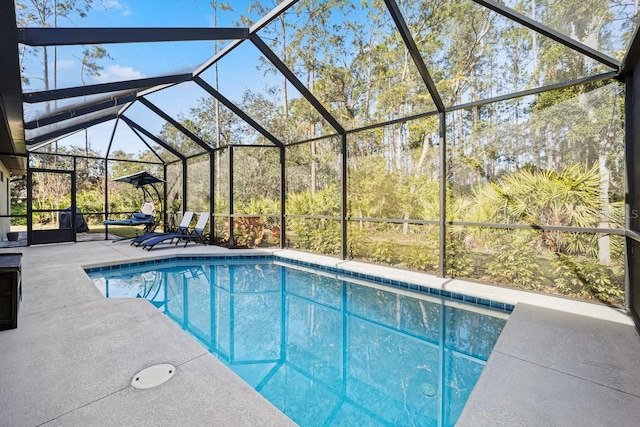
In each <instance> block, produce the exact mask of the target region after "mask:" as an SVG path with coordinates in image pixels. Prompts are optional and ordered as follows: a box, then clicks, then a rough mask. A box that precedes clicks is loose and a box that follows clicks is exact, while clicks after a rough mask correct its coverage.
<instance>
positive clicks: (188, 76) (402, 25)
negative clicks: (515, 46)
mask: <svg viewBox="0 0 640 427" xmlns="http://www.w3.org/2000/svg"><path fill="white" fill-rule="evenodd" d="M473 2H474V3H476V4H478V5H480V6H482V7H484V8H486V9H488V10H491V11H493V12H495V13H497V14H499V15H501V16H503V17H505V18H507V19H509V20H511V21H513V22H516V23H518V24H520V25H522V26H524V27H526V28H528V29H530V30H532V31H534V32H535V33H538V34H541V35H543V36H545V37H548V38H549V39H551V40H553V41H555V42H557V43H559V44H560V45H562V46H565V47H567V48H569V49H571V50H573V51H575V52H578V53H580V54H582V55H585V56H586V57H588V58H591V59H593V60H594V61H597V62H598V63H600V64H603V65H605V66H607V67H610V68H611V69H613V70H614V71H612V72H611V73H605V74H600V75H598V76H588V77H586V78H583V79H576V80H573V81H571V82H563V83H558V84H555V85H550V86H546V87H539V88H532V89H528V90H525V91H521V92H518V93H512V94H507V95H502V96H498V97H495V98H492V99H491V100H481V101H475V102H471V103H465V104H461V105H456V106H445V105H444V102H443V99H442V97H441V95H440V93H439V92H438V89H437V88H436V84H435V82H434V80H433V77H432V74H431V73H430V71H429V69H428V67H427V66H426V64H425V62H424V58H423V57H422V55H421V52H420V51H419V48H418V46H417V44H416V41H415V40H414V38H413V35H412V32H411V28H410V27H409V25H408V24H407V21H406V20H405V17H404V16H403V12H402V10H401V8H400V6H399V4H398V2H397V0H385V1H384V4H385V6H386V9H387V10H388V12H389V14H390V17H391V18H392V20H393V23H394V24H395V30H396V31H397V32H398V34H399V35H400V37H401V39H402V43H403V44H404V47H405V48H406V49H407V52H408V53H409V55H410V57H411V60H412V61H413V63H414V65H415V67H416V69H417V71H418V73H419V75H420V77H421V79H422V83H423V84H424V86H425V88H426V89H427V91H428V92H429V94H430V96H431V99H432V101H433V103H434V104H435V109H436V110H437V113H443V112H447V111H454V110H459V109H463V108H470V107H473V106H476V105H482V104H486V103H487V102H489V101H492V102H493V101H498V100H506V99H511V98H514V97H520V96H526V95H530V94H535V93H539V92H542V91H545V90H549V89H554V88H561V87H565V86H567V85H571V84H580V83H583V82H589V81H592V79H601V78H609V77H613V75H614V74H616V73H618V74H619V73H622V72H625V71H626V70H627V69H629V68H631V67H632V65H630V64H633V63H635V61H636V60H637V58H638V57H639V56H640V54H638V53H637V52H636V51H638V52H640V48H634V46H636V47H637V46H638V45H640V43H638V42H637V39H638V35H637V31H636V34H634V36H633V42H632V43H631V47H630V48H629V50H628V52H627V56H626V57H625V58H624V60H623V61H622V62H620V61H618V60H616V59H614V58H611V57H609V56H608V55H605V54H604V53H602V52H600V51H598V50H595V49H593V48H591V47H589V46H587V45H586V44H585V43H582V42H580V41H577V40H574V39H573V38H571V37H569V36H568V35H566V34H562V33H561V32H559V31H556V30H554V29H552V28H550V27H549V26H547V25H544V24H542V23H540V22H538V21H536V20H535V19H533V18H530V17H528V16H525V15H524V14H522V13H520V12H517V11H515V10H513V9H511V8H509V7H507V6H506V5H504V4H503V3H501V2H497V1H494V0H473ZM296 3H298V0H285V1H282V2H280V3H278V5H277V6H276V7H275V8H273V9H272V10H271V11H270V12H268V13H267V14H266V15H264V16H263V17H262V18H260V19H259V20H258V21H257V22H255V23H254V24H253V25H251V26H250V27H249V28H184V27H183V28H158V27H148V28H31V27H29V28H18V27H17V25H16V26H13V24H15V19H12V18H11V17H10V18H8V19H7V21H8V23H10V24H11V25H10V26H13V30H15V32H14V35H13V39H11V37H7V36H6V34H4V33H5V32H6V30H4V31H3V32H2V35H3V44H2V45H0V47H1V48H2V51H3V55H4V56H6V54H7V52H9V50H10V51H11V53H13V52H14V51H15V50H16V49H15V48H16V47H17V43H23V44H25V45H29V46H67V45H89V44H111V43H149V42H164V43H166V42H178V41H212V40H228V41H230V42H229V43H228V44H227V45H226V46H224V47H223V48H222V49H221V50H219V51H217V52H216V53H215V54H214V55H213V56H212V57H211V58H210V59H209V60H207V61H205V63H203V64H202V65H201V66H200V67H197V68H196V69H195V70H194V71H193V72H190V73H181V74H174V75H164V76H156V77H148V78H141V79H133V80H126V81H118V82H111V83H100V84H92V85H85V86H76V87H70V88H62V89H51V90H45V91H35V92H25V93H22V91H19V92H18V93H19V95H18V96H20V94H21V98H22V99H21V100H22V102H24V103H41V102H51V101H56V100H62V99H68V98H76V97H83V96H96V95H100V94H106V95H108V97H107V98H105V97H103V98H101V99H97V100H94V101H92V102H87V103H83V104H80V105H77V106H74V107H69V108H67V109H65V110H61V111H57V112H55V113H53V114H49V115H47V116H44V117H38V118H36V119H33V120H29V121H27V122H26V123H25V122H24V121H23V125H24V127H23V129H24V128H26V129H28V130H35V129H38V128H41V127H43V126H49V125H54V124H60V127H59V128H58V129H55V130H52V131H51V132H47V133H45V134H42V135H38V136H35V137H33V138H30V139H28V140H27V141H26V143H27V145H28V147H29V150H30V151H33V150H34V149H35V147H40V146H41V145H42V144H44V143H46V142H47V141H50V142H53V141H54V140H55V139H56V138H59V137H63V136H66V135H69V134H72V133H73V132H76V131H78V130H81V129H83V128H87V127H90V126H94V125H96V124H99V123H103V122H105V121H108V120H113V119H117V118H118V117H121V118H122V119H123V120H124V121H125V123H127V125H128V126H129V127H130V128H131V129H132V130H133V131H134V133H135V134H136V135H137V136H138V137H140V138H141V139H142V141H143V142H144V143H145V145H146V146H147V147H148V148H149V149H150V150H151V151H152V152H153V154H154V155H155V156H156V157H158V158H159V159H161V156H160V155H159V154H158V153H157V152H156V151H155V150H154V149H153V148H152V147H151V145H150V144H149V143H148V142H147V141H146V140H145V138H143V136H142V135H144V136H146V137H147V138H148V139H149V140H151V141H154V142H155V143H157V144H158V145H160V146H161V147H163V148H164V149H166V150H167V151H168V152H169V153H171V154H173V155H174V156H176V157H177V158H178V159H186V158H188V157H191V155H192V154H193V153H186V152H180V150H179V149H176V148H174V147H172V146H171V145H169V144H168V143H167V142H166V141H163V140H162V139H161V138H159V137H158V136H157V135H154V134H153V132H150V131H149V130H148V129H147V128H145V127H144V126H141V125H140V122H139V121H137V120H136V118H135V117H133V115H130V114H128V116H127V117H125V116H124V115H123V114H124V113H125V112H126V111H127V110H128V108H129V107H131V106H132V105H134V104H135V103H136V102H138V101H139V102H140V103H141V104H142V105H144V106H145V107H146V108H148V109H150V110H151V111H153V112H154V113H155V114H156V115H157V116H159V117H160V118H161V119H162V120H163V121H164V122H166V123H168V124H170V125H171V126H173V127H174V128H176V129H177V130H178V132H180V133H181V134H182V135H184V136H185V137H186V138H187V139H189V140H190V141H193V142H194V143H195V144H197V146H198V147H200V148H201V149H202V150H203V151H202V153H212V152H213V151H214V150H215V148H214V147H213V146H212V145H211V144H209V143H207V142H206V141H203V140H202V138H201V137H199V136H198V135H196V134H195V133H194V132H193V131H190V130H189V129H187V127H185V125H183V124H182V123H180V121H179V120H176V119H174V118H173V117H172V116H171V115H170V114H168V113H167V112H166V111H165V110H163V109H162V108H160V107H159V106H158V105H156V104H154V103H153V102H151V101H150V100H149V99H148V98H146V97H145V95H148V94H150V93H152V92H155V91H160V90H163V89H165V88H167V87H170V86H173V85H176V84H180V83H185V82H194V83H196V85H197V86H199V87H200V88H202V89H204V90H205V91H206V92H207V93H208V94H209V95H211V96H212V97H214V98H215V99H216V100H217V101H219V102H220V103H221V104H222V105H224V106H225V107H226V108H227V109H229V110H230V111H231V112H233V113H234V114H235V115H237V116H238V117H239V118H241V119H242V120H243V121H244V122H246V123H247V124H248V125H249V126H250V127H251V128H253V129H254V130H255V131H257V132H258V133H259V134H260V135H261V136H262V137H264V138H265V139H267V140H268V141H269V142H271V143H272V144H273V145H274V146H277V147H283V146H285V143H286V144H287V145H288V144H297V143H300V141H298V140H295V141H282V140H280V139H279V138H277V137H275V136H274V135H273V134H272V133H271V132H270V131H269V130H268V129H266V128H265V127H263V126H262V125H260V124H259V123H258V122H257V121H256V120H255V119H254V118H253V117H251V116H250V115H249V114H247V113H246V112H245V111H243V110H242V109H241V108H239V107H238V106H237V105H236V104H234V102H233V101H231V100H230V99H229V98H227V97H225V96H224V95H223V94H222V93H220V91H219V90H218V89H217V88H214V87H213V86H211V85H209V83H207V82H206V81H205V80H204V79H203V78H202V76H201V75H202V73H203V72H204V71H206V70H207V69H208V68H209V67H211V66H212V65H214V64H216V63H217V62H218V61H219V60H220V59H222V58H223V57H225V56H227V55H228V54H229V53H231V52H232V51H233V50H234V49H236V48H237V47H238V46H240V45H241V44H242V43H243V42H245V41H247V40H249V41H250V42H251V43H252V44H253V45H254V46H255V47H256V48H257V49H258V50H259V52H260V53H261V54H262V55H263V56H264V57H265V58H266V59H267V60H268V61H269V62H270V63H271V64H272V65H273V67H275V69H276V70H277V71H278V72H279V73H280V74H281V75H282V76H283V77H284V78H285V79H286V81H287V82H288V83H289V84H291V85H292V86H293V87H294V88H295V89H296V90H297V91H298V92H299V93H300V95H301V96H302V98H304V99H305V100H306V101H307V102H308V103H309V104H310V105H311V107H312V108H313V109H314V110H315V111H316V112H317V113H318V114H319V115H320V116H321V117H322V118H323V119H324V121H326V123H328V124H329V125H330V127H331V128H333V129H334V130H335V132H336V133H337V134H338V135H346V134H347V133H353V132H357V131H361V130H367V129H372V128H376V127H381V126H385V125H389V124H395V123H404V122H406V121H409V120H412V119H414V118H420V117H426V116H430V115H434V114H436V112H434V111H426V112H423V113H419V114H413V115H411V116H408V117H404V118H398V119H393V120H390V121H389V120H388V121H384V122H381V123H377V124H370V125H366V126H359V127H358V128H356V129H345V127H344V126H343V124H341V123H340V121H339V120H338V119H337V118H336V116H334V115H333V114H332V113H331V112H329V111H328V110H327V109H326V108H325V106H324V105H323V104H322V102H321V101H320V100H319V99H318V98H317V97H316V95H314V94H313V93H312V91H311V90H309V89H308V88H307V87H306V85H305V84H304V83H303V82H302V81H301V80H300V79H299V78H298V77H297V76H296V75H295V74H294V71H293V70H292V69H290V68H289V67H288V66H287V65H286V64H285V63H284V61H283V60H282V59H281V58H280V57H279V56H278V54H276V53H275V52H274V51H273V49H272V48H271V47H270V46H269V45H268V44H267V43H265V41H264V40H263V38H261V37H260V36H259V35H258V31H260V30H262V29H264V28H265V27H267V26H268V25H269V24H271V23H273V22H274V21H275V20H276V19H278V18H281V17H282V16H283V14H285V13H286V12H288V11H291V10H292V8H293V7H294V6H295V5H296ZM0 12H2V15H3V16H7V15H13V16H14V17H15V11H14V10H13V8H12V7H8V6H7V5H6V2H3V5H2V6H0ZM3 28H6V26H3ZM9 45H10V46H9ZM9 48H11V49H9ZM14 59H15V58H14ZM9 68H11V67H9ZM14 68H15V67H14ZM2 76H3V77H4V78H5V79H6V78H9V77H12V76H10V75H9V74H8V71H6V70H5V69H4V68H3V72H2ZM603 76H604V77H603ZM13 77H15V76H13ZM3 80H4V79H3ZM11 80H13V81H15V78H12V79H11ZM5 86H6V84H5ZM13 86H14V87H15V86H16V84H15V82H14V84H13ZM0 92H1V93H0V94H1V95H3V100H5V104H6V98H8V96H7V95H6V94H7V93H9V91H7V90H6V89H3V90H2V91H0ZM19 104H20V102H18V103H17V104H16V103H14V105H19ZM118 106H120V107H121V108H120V109H119V110H118V111H117V113H115V114H114V113H113V112H112V111H110V110H112V108H113V107H118ZM7 111H8V112H9V113H10V114H12V115H15V114H16V113H17V112H19V113H20V115H21V116H22V108H21V106H20V108H17V109H16V108H11V109H9V110H7ZM7 111H3V112H4V113H7ZM101 111H104V112H105V114H104V115H99V116H96V114H97V113H100V112H101ZM90 114H91V115H93V117H91V118H90V119H89V118H88V119H87V120H85V121H80V122H78V121H75V123H73V124H69V125H67V126H65V125H64V123H65V121H67V120H70V119H73V118H77V117H79V116H83V115H90ZM116 127H117V122H116V123H115V124H114V134H115V128H116ZM113 137H114V135H112V136H111V140H110V142H109V149H108V151H109V150H110V149H111V144H112V142H113ZM325 137H326V136H323V137H320V139H323V138H325ZM316 139H318V138H311V139H309V141H313V140H316ZM14 140H19V138H18V139H16V138H15V137H14ZM194 147H195V146H194ZM195 155H198V154H195ZM107 157H108V153H107ZM163 163H166V162H165V161H163Z"/></svg>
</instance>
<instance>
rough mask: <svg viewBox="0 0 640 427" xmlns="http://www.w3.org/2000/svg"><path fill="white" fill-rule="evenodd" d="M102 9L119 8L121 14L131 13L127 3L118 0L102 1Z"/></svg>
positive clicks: (127, 14)
mask: <svg viewBox="0 0 640 427" xmlns="http://www.w3.org/2000/svg"><path fill="white" fill-rule="evenodd" d="M103 7H104V10H111V9H114V10H120V11H122V16H129V15H131V8H129V5H128V4H125V3H121V2H119V1H118V0H107V1H105V2H103Z"/></svg>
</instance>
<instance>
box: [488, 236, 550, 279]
mask: <svg viewBox="0 0 640 427" xmlns="http://www.w3.org/2000/svg"><path fill="white" fill-rule="evenodd" d="M532 244H533V243H532V242H519V241H518V240H506V239H504V240H503V239H501V240H500V241H499V243H498V245H497V248H496V249H497V250H496V253H495V255H494V256H493V258H492V260H491V261H490V262H489V263H488V264H487V273H488V274H489V276H490V277H491V278H492V279H493V280H495V281H496V282H498V283H502V284H505V285H515V286H518V287H520V288H524V289H538V288H539V285H537V283H536V282H537V281H536V278H537V277H539V276H540V272H539V265H538V262H537V253H536V250H535V248H534V247H532Z"/></svg>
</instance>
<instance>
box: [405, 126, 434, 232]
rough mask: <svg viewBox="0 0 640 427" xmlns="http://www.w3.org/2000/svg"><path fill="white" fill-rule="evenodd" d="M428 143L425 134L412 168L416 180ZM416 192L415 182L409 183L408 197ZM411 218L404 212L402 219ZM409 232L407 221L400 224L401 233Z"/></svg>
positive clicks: (425, 156) (425, 155)
mask: <svg viewBox="0 0 640 427" xmlns="http://www.w3.org/2000/svg"><path fill="white" fill-rule="evenodd" d="M428 145H429V137H428V136H425V137H424V138H423V139H422V153H421V154H420V160H418V164H417V165H416V168H415V170H414V177H415V178H416V180H417V179H418V177H419V175H420V170H421V169H422V165H423V164H424V161H425V159H426V158H427V152H428V150H427V148H428ZM415 192H416V184H415V182H414V183H413V184H412V185H411V188H409V197H411V196H413V195H414V194H415ZM410 218H411V214H410V213H409V212H408V211H407V212H405V214H404V219H405V220H408V219H410ZM408 232H409V223H407V222H405V223H404V224H402V234H407V233H408Z"/></svg>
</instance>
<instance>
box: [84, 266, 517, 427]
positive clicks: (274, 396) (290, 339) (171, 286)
mask: <svg viewBox="0 0 640 427" xmlns="http://www.w3.org/2000/svg"><path fill="white" fill-rule="evenodd" d="M88 274H89V276H90V277H91V278H92V279H93V281H94V283H95V284H96V286H97V287H98V288H99V289H100V290H101V291H102V292H103V294H105V295H106V296H107V297H110V298H112V297H138V298H146V299H148V300H149V301H150V302H151V303H152V304H153V305H154V306H155V307H157V308H158V309H159V310H161V311H162V312H163V313H164V314H165V315H167V316H168V317H169V318H170V319H172V320H173V321H174V322H176V323H177V324H178V325H180V326H181V327H182V328H183V329H184V330H185V331H187V332H189V333H190V334H191V335H192V336H193V337H195V338H196V339H197V340H198V341H200V343H202V345H204V346H205V347H206V348H208V349H209V351H210V352H211V353H212V354H214V355H216V356H217V357H218V358H219V359H220V360H221V361H223V362H224V363H225V364H227V365H228V366H229V367H230V368H231V369H232V370H233V371H234V372H236V373H237V374H238V375H239V376H240V377H241V378H242V379H243V380H244V381H246V382H247V383H248V384H250V385H251V386H252V387H254V388H255V389H256V390H257V391H258V392H260V393H261V394H262V395H263V396H264V397H265V398H267V399H268V400H269V401H271V402H272V403H273V404H274V405H275V406H276V407H278V408H279V409H280V410H281V411H282V412H284V413H285V414H286V415H287V416H289V417H290V418H291V419H292V420H293V421H295V422H296V423H298V424H299V425H301V426H321V425H331V426H333V425H345V426H354V425H360V426H361V425H366V426H377V425H381V426H383V425H384V426H386V425H402V426H410V425H411V426H413V425H415V426H438V425H444V426H452V425H454V424H455V422H456V420H457V419H458V416H459V415H460V412H461V411H462V408H463V407H464V404H465V402H466V401H467V398H468V396H469V394H470V393H471V390H472V389H473V387H474V385H475V383H476V381H477V380H478V377H479V375H480V373H481V372H482V369H483V367H484V365H485V362H486V360H487V358H488V357H489V354H490V353H491V350H492V349H493V346H494V345H495V342H496V340H497V339H498V336H499V335H500V332H501V331H502V328H503V327H504V324H505V322H506V318H507V316H508V314H507V313H505V312H493V311H490V310H487V309H484V308H481V307H479V306H472V305H467V304H463V303H460V302H458V301H452V300H448V299H443V298H435V297H433V296H428V295H421V294H416V293H410V292H407V291H401V290H398V291H395V290H393V289H390V288H387V287H383V286H381V285H379V284H377V283H374V282H367V281H364V280H359V279H354V278H350V277H347V276H344V277H343V276H341V275H337V274H335V273H328V272H326V271H320V270H318V271H314V270H312V269H309V268H308V267H304V266H299V265H293V264H287V263H285V262H281V261H279V260H276V259H260V260H242V259H241V258H238V259H235V260H229V259H226V260H215V259H209V260H204V259H200V260H191V261H189V260H181V261H176V260H174V261H164V262H160V263H158V262H156V263H152V264H147V265H136V266H129V267H125V268H116V269H111V270H106V269H100V270H97V271H91V270H89V271H88Z"/></svg>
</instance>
